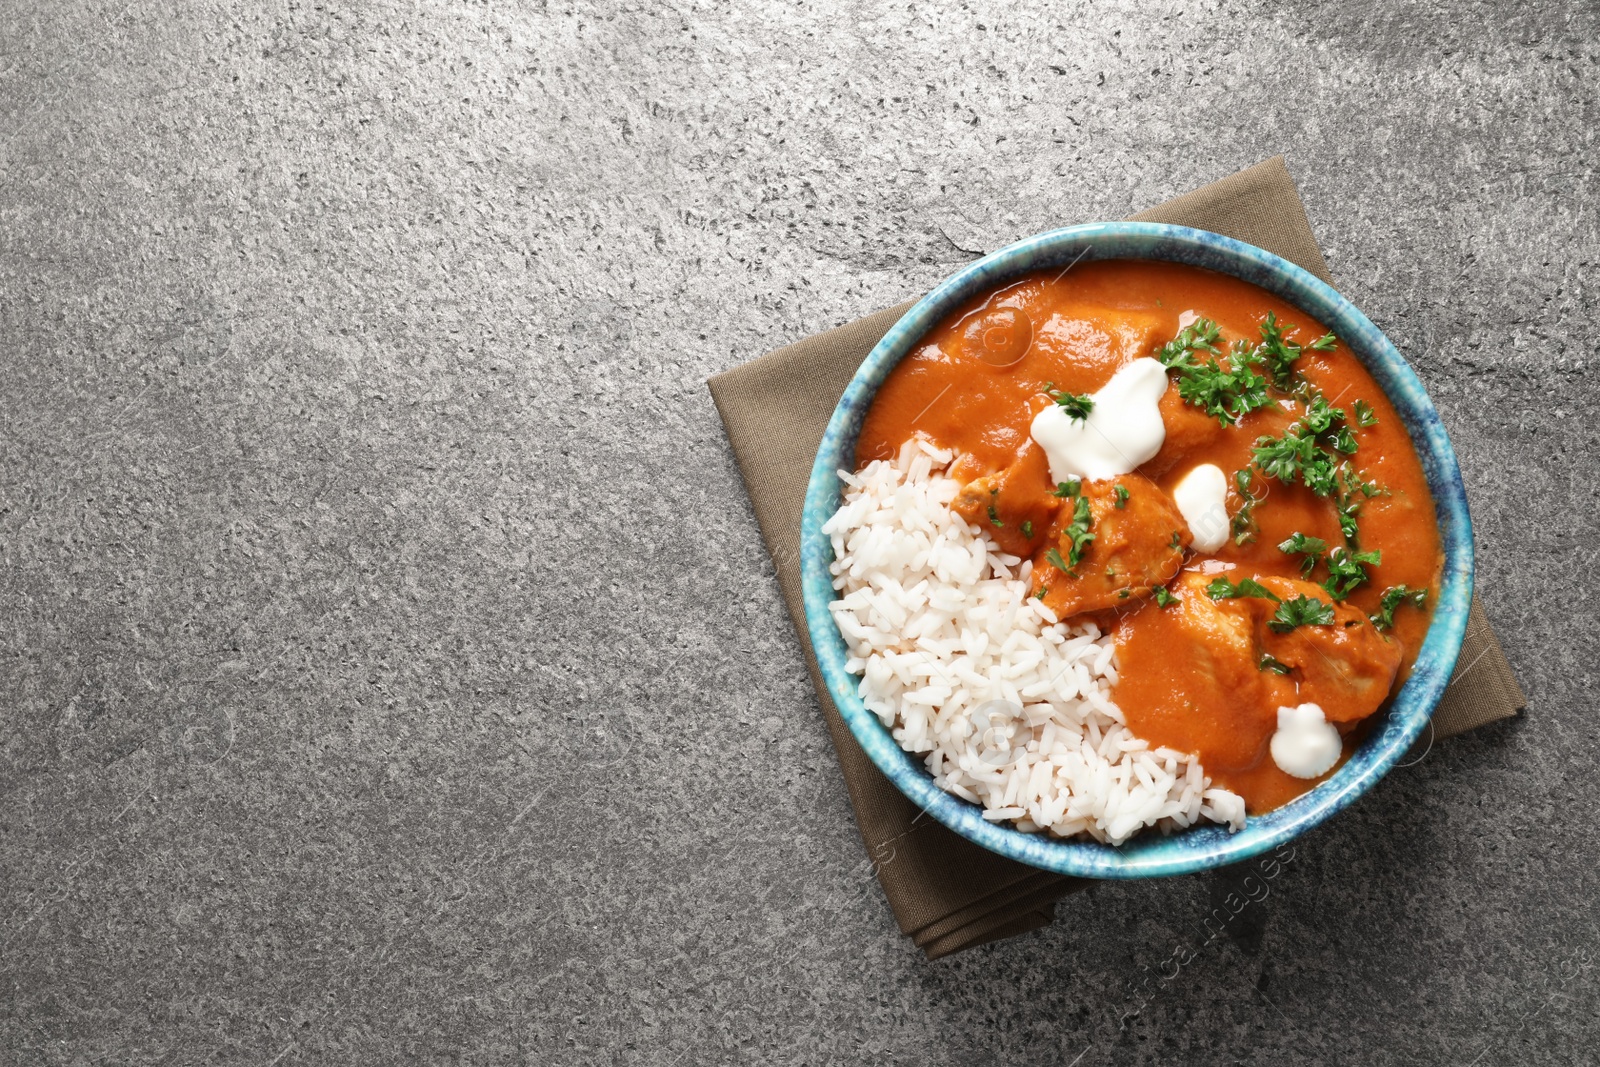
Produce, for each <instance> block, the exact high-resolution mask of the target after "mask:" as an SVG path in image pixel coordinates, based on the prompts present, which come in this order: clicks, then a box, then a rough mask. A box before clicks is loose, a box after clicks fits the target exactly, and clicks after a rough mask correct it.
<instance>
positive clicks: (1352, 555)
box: [1322, 546, 1383, 600]
mask: <svg viewBox="0 0 1600 1067" xmlns="http://www.w3.org/2000/svg"><path fill="white" fill-rule="evenodd" d="M1382 559H1383V553H1382V552H1380V551H1378V550H1377V549H1374V550H1373V551H1371V552H1352V551H1351V550H1350V549H1348V548H1344V547H1342V546H1341V547H1339V548H1335V549H1334V550H1333V551H1332V552H1329V553H1328V580H1327V581H1325V582H1323V583H1322V588H1324V589H1326V590H1327V591H1328V595H1329V596H1331V597H1333V599H1335V600H1343V599H1344V598H1345V597H1347V596H1349V595H1350V594H1351V593H1353V592H1355V590H1356V587H1357V586H1359V585H1361V584H1362V583H1363V582H1365V581H1366V580H1367V568H1366V566H1365V565H1366V564H1369V563H1370V564H1372V565H1373V566H1376V565H1377V564H1378V563H1379V562H1381V560H1382Z"/></svg>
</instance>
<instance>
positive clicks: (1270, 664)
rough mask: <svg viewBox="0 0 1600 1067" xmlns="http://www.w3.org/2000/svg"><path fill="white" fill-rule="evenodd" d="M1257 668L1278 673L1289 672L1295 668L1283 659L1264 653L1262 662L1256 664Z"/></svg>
mask: <svg viewBox="0 0 1600 1067" xmlns="http://www.w3.org/2000/svg"><path fill="white" fill-rule="evenodd" d="M1256 668H1257V669H1258V670H1263V671H1275V672H1276V673H1278V674H1288V673H1289V672H1290V671H1291V670H1293V669H1294V668H1293V667H1290V666H1289V665H1288V664H1287V663H1284V662H1283V661H1282V660H1279V659H1274V658H1273V657H1271V656H1268V655H1265V654H1263V655H1262V657H1261V662H1260V663H1257V664H1256Z"/></svg>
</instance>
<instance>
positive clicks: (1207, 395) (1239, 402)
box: [1156, 311, 1337, 426]
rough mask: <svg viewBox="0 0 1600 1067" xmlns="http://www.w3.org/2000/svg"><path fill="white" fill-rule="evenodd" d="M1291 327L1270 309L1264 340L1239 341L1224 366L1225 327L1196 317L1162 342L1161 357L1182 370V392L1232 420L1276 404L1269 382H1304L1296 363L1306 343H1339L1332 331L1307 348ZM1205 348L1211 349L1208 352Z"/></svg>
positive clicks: (1321, 346)
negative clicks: (1287, 333) (1288, 334)
mask: <svg viewBox="0 0 1600 1067" xmlns="http://www.w3.org/2000/svg"><path fill="white" fill-rule="evenodd" d="M1285 328H1286V327H1284V326H1283V325H1282V324H1280V323H1279V322H1278V318H1277V316H1276V315H1275V314H1273V313H1272V312H1270V311H1269V312H1268V313H1267V317H1266V318H1265V319H1263V320H1262V322H1261V340H1260V341H1259V342H1258V343H1256V344H1251V343H1250V342H1249V341H1245V340H1243V339H1240V340H1238V341H1235V342H1234V343H1233V345H1232V346H1231V348H1230V349H1229V351H1228V367H1227V369H1226V370H1224V369H1223V368H1222V365H1221V364H1220V363H1219V362H1218V361H1217V358H1216V357H1217V356H1218V355H1220V354H1221V350H1220V349H1219V348H1218V347H1217V342H1218V341H1219V340H1220V339H1221V336H1222V333H1221V330H1219V329H1218V327H1217V324H1216V323H1215V322H1213V321H1212V320H1211V319H1196V320H1195V321H1194V322H1192V323H1190V324H1189V325H1188V326H1185V327H1184V328H1183V329H1182V330H1180V331H1178V335H1177V336H1176V337H1174V338H1173V339H1172V340H1170V341H1168V342H1167V343H1166V344H1165V345H1162V346H1161V348H1160V349H1159V350H1158V351H1157V352H1156V358H1157V359H1158V360H1160V361H1161V365H1162V366H1164V367H1166V368H1167V369H1168V370H1171V371H1174V372H1176V373H1177V375H1178V395H1179V396H1180V397H1182V398H1183V399H1184V400H1186V401H1188V402H1189V403H1190V404H1193V405H1194V406H1195V407H1197V408H1200V409H1202V410H1203V411H1205V412H1206V414H1208V415H1213V416H1215V417H1216V419H1217V421H1218V422H1219V423H1221V424H1222V425H1224V426H1228V425H1230V424H1236V423H1238V422H1239V420H1240V419H1241V418H1243V417H1244V416H1245V415H1247V414H1249V413H1250V412H1252V411H1254V410H1256V409H1257V408H1263V407H1266V406H1267V405H1268V404H1270V403H1271V402H1272V398H1271V397H1270V396H1269V395H1268V389H1269V387H1270V388H1273V389H1277V390H1279V391H1281V392H1286V393H1287V392H1293V391H1295V390H1297V389H1298V388H1300V387H1301V385H1302V384H1303V383H1302V382H1301V381H1300V380H1299V377H1298V375H1297V374H1296V373H1295V369H1294V365H1295V362H1296V361H1297V360H1298V359H1299V358H1300V354H1301V352H1303V351H1304V349H1305V348H1312V349H1315V350H1317V351H1319V352H1326V351H1329V350H1331V349H1332V348H1333V346H1334V345H1335V344H1337V338H1335V337H1334V336H1333V334H1331V333H1330V334H1326V335H1324V336H1322V337H1319V338H1318V339H1317V340H1315V341H1313V342H1312V343H1311V344H1309V345H1306V346H1304V348H1302V346H1300V345H1297V344H1295V343H1294V342H1293V341H1287V340H1285V339H1284V336H1283V333H1284V330H1285ZM1287 329H1291V330H1292V329H1294V327H1293V326H1289V327H1287ZM1200 353H1209V355H1206V356H1203V357H1202V356H1201V355H1200ZM1263 370H1264V371H1265V372H1266V373H1265V376H1263V374H1262V373H1261V371H1263Z"/></svg>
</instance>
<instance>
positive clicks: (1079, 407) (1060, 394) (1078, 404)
mask: <svg viewBox="0 0 1600 1067" xmlns="http://www.w3.org/2000/svg"><path fill="white" fill-rule="evenodd" d="M1048 392H1049V394H1050V399H1051V400H1054V401H1055V402H1056V404H1057V405H1058V406H1059V407H1060V408H1061V410H1062V411H1065V412H1066V413H1067V414H1068V415H1069V416H1070V417H1072V418H1074V419H1087V418H1088V417H1089V412H1091V411H1093V410H1094V398H1093V397H1091V396H1090V395H1089V394H1087V393H1068V392H1065V391H1062V390H1059V389H1050V390H1048Z"/></svg>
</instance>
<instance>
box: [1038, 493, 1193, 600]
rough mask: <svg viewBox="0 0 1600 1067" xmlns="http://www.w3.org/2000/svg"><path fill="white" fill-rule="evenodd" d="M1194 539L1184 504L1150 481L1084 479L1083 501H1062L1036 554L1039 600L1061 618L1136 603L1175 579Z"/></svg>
mask: <svg viewBox="0 0 1600 1067" xmlns="http://www.w3.org/2000/svg"><path fill="white" fill-rule="evenodd" d="M1085 520H1087V521H1085ZM1084 534H1088V535H1089V536H1090V537H1092V540H1084V537H1083V535H1084ZM1193 539H1194V538H1193V536H1192V535H1191V534H1190V532H1189V527H1188V524H1187V523H1185V522H1184V521H1183V516H1182V515H1181V514H1179V512H1178V506H1177V505H1176V504H1174V503H1173V502H1172V498H1171V497H1170V496H1168V495H1167V494H1166V492H1165V491H1163V490H1162V489H1161V487H1160V486H1158V485H1156V484H1155V483H1154V482H1152V481H1150V480H1149V479H1148V478H1143V477H1141V476H1139V475H1137V474H1124V475H1121V476H1120V477H1117V478H1108V479H1105V480H1102V481H1095V482H1084V483H1082V485H1081V487H1080V490H1079V495H1078V496H1077V497H1075V498H1074V497H1068V498H1066V499H1064V500H1063V501H1062V507H1061V510H1060V512H1059V513H1058V514H1057V516H1056V521H1055V525H1054V526H1052V527H1051V529H1050V534H1049V540H1048V541H1047V543H1046V545H1045V546H1044V549H1043V550H1042V551H1041V552H1039V553H1038V554H1037V555H1035V556H1034V561H1033V592H1034V595H1035V596H1039V597H1040V599H1041V600H1043V601H1044V603H1045V605H1046V606H1047V607H1049V608H1050V609H1051V610H1052V611H1054V612H1055V613H1056V614H1057V615H1058V616H1060V617H1061V618H1067V617H1068V616H1071V615H1078V614H1081V613H1083V612H1086V611H1105V610H1107V609H1112V608H1119V607H1124V606H1127V605H1131V604H1133V603H1136V602H1137V601H1139V600H1141V599H1143V598H1144V597H1147V596H1150V595H1152V594H1153V593H1154V592H1155V590H1156V589H1157V588H1158V587H1160V586H1164V585H1166V584H1167V583H1168V582H1170V581H1171V580H1172V577H1173V575H1175V574H1177V573H1178V568H1179V567H1180V566H1182V565H1183V553H1184V549H1186V548H1187V547H1188V546H1189V544H1190V542H1191V541H1192V540H1193ZM1075 543H1077V544H1080V545H1081V555H1080V557H1079V559H1078V562H1077V563H1076V565H1074V564H1073V563H1072V558H1073V547H1074V544H1075ZM1063 564H1064V565H1065V566H1063ZM1041 591H1042V595H1041Z"/></svg>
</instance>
